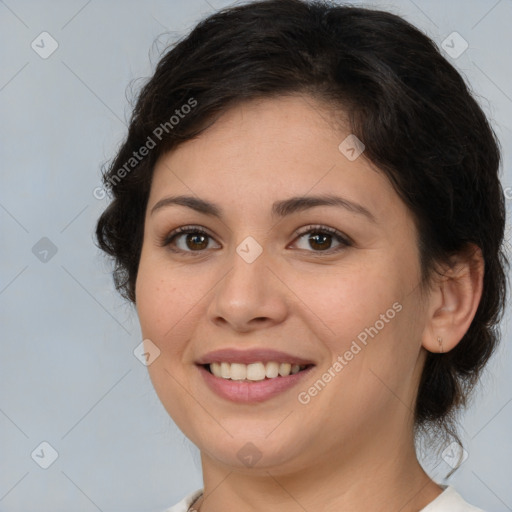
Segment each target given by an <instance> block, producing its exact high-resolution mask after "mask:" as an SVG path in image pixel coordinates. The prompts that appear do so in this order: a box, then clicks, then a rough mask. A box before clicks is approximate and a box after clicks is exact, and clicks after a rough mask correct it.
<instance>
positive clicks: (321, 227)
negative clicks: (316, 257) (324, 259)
mask: <svg viewBox="0 0 512 512" xmlns="http://www.w3.org/2000/svg"><path fill="white" fill-rule="evenodd" d="M310 231H313V232H314V231H318V232H324V233H329V234H330V235H333V236H336V237H338V238H340V239H341V240H342V241H343V242H344V243H345V244H346V245H354V244H355V242H354V240H352V238H350V237H349V236H348V235H345V233H342V232H341V231H339V230H337V229H336V228H331V227H329V226H324V225H323V224H309V225H308V226H303V227H301V228H299V229H297V230H296V231H295V236H296V237H301V236H302V235H305V234H307V233H309V232H310ZM316 252H322V251H316ZM326 252H327V251H326Z"/></svg>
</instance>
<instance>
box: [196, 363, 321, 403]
mask: <svg viewBox="0 0 512 512" xmlns="http://www.w3.org/2000/svg"><path fill="white" fill-rule="evenodd" d="M198 368H199V371H200V373H201V375H202V376H203V378H204V380H205V382H206V384H207V385H208V386H209V388H210V389H211V390H212V391H213V392H214V393H216V394H217V395H219V396H220V397H222V398H225V399H227V400H231V401H232V402H237V403H244V404H247V403H254V402H264V401H265V400H269V399H270V398H273V397H274V396H277V395H279V394H280V393H284V392H285V391H286V390H288V389H290V388H292V387H293V386H295V385H296V384H298V383H299V382H300V381H301V380H302V379H304V378H305V377H306V376H307V375H309V373H310V371H311V370H312V369H313V368H314V367H313V366H310V367H309V368H306V369H305V370H302V371H301V372H298V373H294V374H290V375H288V376H287V377H276V378H274V379H264V380H258V381H252V382H250V381H240V380H229V379H223V378H222V377H215V375H213V374H212V373H210V372H209V371H208V370H207V369H206V368H204V367H203V366H199V365H198Z"/></svg>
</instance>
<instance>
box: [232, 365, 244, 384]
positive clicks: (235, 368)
mask: <svg viewBox="0 0 512 512" xmlns="http://www.w3.org/2000/svg"><path fill="white" fill-rule="evenodd" d="M230 377H231V380H245V379H246V378H247V365H245V364H240V363H231V375H230Z"/></svg>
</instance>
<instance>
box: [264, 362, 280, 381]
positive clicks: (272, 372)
mask: <svg viewBox="0 0 512 512" xmlns="http://www.w3.org/2000/svg"><path fill="white" fill-rule="evenodd" d="M265 375H266V376H267V378H269V379H273V378H274V377H277V376H278V375H279V363H274V362H271V363H267V365H266V366H265Z"/></svg>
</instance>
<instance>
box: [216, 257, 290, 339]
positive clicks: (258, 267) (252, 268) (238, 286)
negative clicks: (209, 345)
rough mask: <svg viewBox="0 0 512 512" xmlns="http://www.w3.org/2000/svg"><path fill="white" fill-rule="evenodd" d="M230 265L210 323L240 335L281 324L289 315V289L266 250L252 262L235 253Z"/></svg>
mask: <svg viewBox="0 0 512 512" xmlns="http://www.w3.org/2000/svg"><path fill="white" fill-rule="evenodd" d="M229 263H230V266H231V268H230V269H229V270H228V271H227V273H226V274H225V276H224V278H222V279H221V281H220V282H219V283H218V285H217V286H215V288H214V291H213V295H212V299H211V302H210V304H209V307H208V312H207V314H208V318H209V320H210V321H212V322H214V323H216V324H217V325H218V326H223V327H226V326H227V327H230V328H231V329H233V330H236V331H237V332H249V331H252V330H255V329H261V328H268V327H271V326H273V325H277V324H279V323H281V322H282V321H283V320H284V319H285V318H286V315H287V312H288V307H287V301H286V298H287V297H286V295H287V293H286V287H285V286H284V285H283V282H282V281H281V280H280V279H279V278H278V277H277V275H278V272H277V271H276V269H274V268H272V265H271V262H270V259H269V258H268V257H267V255H266V253H265V251H264V250H263V252H262V253H261V254H260V255H259V256H258V257H257V258H256V259H255V260H254V261H252V262H250V260H246V259H244V258H243V257H242V256H240V254H239V253H238V252H236V251H233V255H232V258H231V259H230V262H229Z"/></svg>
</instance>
